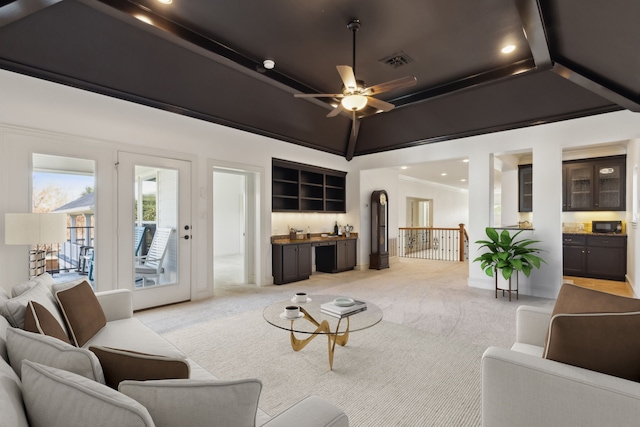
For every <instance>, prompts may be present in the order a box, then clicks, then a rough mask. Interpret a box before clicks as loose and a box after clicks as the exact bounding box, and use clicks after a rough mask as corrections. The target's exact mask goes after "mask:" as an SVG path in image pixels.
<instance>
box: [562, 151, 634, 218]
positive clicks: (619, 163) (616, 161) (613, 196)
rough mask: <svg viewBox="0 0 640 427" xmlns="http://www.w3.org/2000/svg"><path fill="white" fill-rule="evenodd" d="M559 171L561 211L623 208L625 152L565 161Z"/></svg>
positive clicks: (624, 203)
mask: <svg viewBox="0 0 640 427" xmlns="http://www.w3.org/2000/svg"><path fill="white" fill-rule="evenodd" d="M562 173H563V179H562V190H563V193H562V210H563V211H624V210H625V209H626V156H613V157H599V158H594V159H586V160H572V161H568V162H564V163H563V165H562Z"/></svg>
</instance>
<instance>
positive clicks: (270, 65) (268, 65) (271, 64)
mask: <svg viewBox="0 0 640 427" xmlns="http://www.w3.org/2000/svg"><path fill="white" fill-rule="evenodd" d="M262 65H264V68H266V69H267V70H272V69H273V67H275V66H276V61H274V60H273V59H265V60H264V62H263V63H262Z"/></svg>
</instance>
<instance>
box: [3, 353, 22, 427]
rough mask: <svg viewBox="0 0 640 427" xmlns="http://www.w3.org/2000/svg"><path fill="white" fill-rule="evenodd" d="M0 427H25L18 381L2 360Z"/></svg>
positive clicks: (9, 367)
mask: <svg viewBox="0 0 640 427" xmlns="http://www.w3.org/2000/svg"><path fill="white" fill-rule="evenodd" d="M0 414H2V415H0V427H27V426H28V425H29V424H28V422H27V416H26V414H25V412H24V406H23V404H22V390H21V388H20V379H19V378H18V376H17V375H16V373H15V372H13V369H11V366H9V365H8V364H7V363H6V362H4V361H3V360H0Z"/></svg>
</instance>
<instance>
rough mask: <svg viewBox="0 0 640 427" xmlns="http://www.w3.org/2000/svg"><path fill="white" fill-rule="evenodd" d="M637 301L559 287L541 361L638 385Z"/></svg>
mask: <svg viewBox="0 0 640 427" xmlns="http://www.w3.org/2000/svg"><path fill="white" fill-rule="evenodd" d="M638 330H640V300H638V299H634V298H626V297H621V296H617V295H612V294H608V293H605V292H600V291H595V290H592V289H587V288H582V287H579V286H575V285H571V284H563V285H562V288H561V289H560V293H559V294H558V299H557V301H556V305H555V308H554V310H553V314H552V317H551V322H550V324H549V331H548V333H547V340H546V343H545V349H544V353H543V354H544V357H545V358H547V359H551V360H555V361H558V362H562V363H567V364H570V365H574V366H579V367H582V368H586V369H590V370H593V371H597V372H602V373H605V374H609V375H613V376H616V377H620V378H626V379H630V380H633V381H640V363H639V362H638V361H640V339H638V335H637V331H638Z"/></svg>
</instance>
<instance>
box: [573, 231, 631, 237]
mask: <svg viewBox="0 0 640 427" xmlns="http://www.w3.org/2000/svg"><path fill="white" fill-rule="evenodd" d="M562 234H571V235H577V236H608V237H611V236H614V237H615V236H626V235H627V234H626V233H593V232H591V231H563V232H562Z"/></svg>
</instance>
